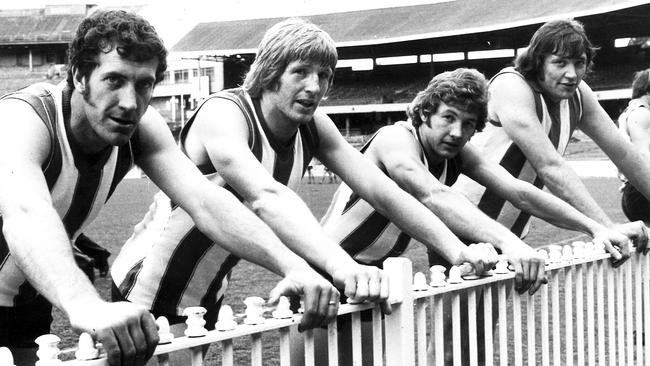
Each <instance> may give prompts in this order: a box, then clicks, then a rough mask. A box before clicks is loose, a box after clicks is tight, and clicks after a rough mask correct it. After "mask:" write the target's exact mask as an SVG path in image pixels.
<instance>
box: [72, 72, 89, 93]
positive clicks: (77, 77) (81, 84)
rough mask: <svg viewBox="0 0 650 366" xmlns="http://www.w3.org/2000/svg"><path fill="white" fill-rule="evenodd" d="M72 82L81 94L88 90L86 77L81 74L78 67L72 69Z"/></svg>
mask: <svg viewBox="0 0 650 366" xmlns="http://www.w3.org/2000/svg"><path fill="white" fill-rule="evenodd" d="M72 82H73V84H74V88H75V89H77V90H78V91H79V92H80V93H81V94H83V93H85V92H86V78H85V77H84V76H83V75H82V74H81V72H80V71H79V69H78V68H77V67H74V68H73V69H72Z"/></svg>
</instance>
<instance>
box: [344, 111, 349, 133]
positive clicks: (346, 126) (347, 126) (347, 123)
mask: <svg viewBox="0 0 650 366" xmlns="http://www.w3.org/2000/svg"><path fill="white" fill-rule="evenodd" d="M345 137H350V115H349V114H348V115H346V116H345Z"/></svg>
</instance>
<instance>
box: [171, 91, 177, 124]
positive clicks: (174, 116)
mask: <svg viewBox="0 0 650 366" xmlns="http://www.w3.org/2000/svg"><path fill="white" fill-rule="evenodd" d="M169 106H170V107H171V115H172V122H176V97H174V96H172V97H170V98H169Z"/></svg>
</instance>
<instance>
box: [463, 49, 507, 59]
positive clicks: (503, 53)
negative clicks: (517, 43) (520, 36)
mask: <svg viewBox="0 0 650 366" xmlns="http://www.w3.org/2000/svg"><path fill="white" fill-rule="evenodd" d="M506 57H515V50H513V49H499V50H485V51H470V52H467V59H468V60H481V59H487V58H506Z"/></svg>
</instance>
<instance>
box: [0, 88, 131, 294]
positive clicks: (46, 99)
mask: <svg viewBox="0 0 650 366" xmlns="http://www.w3.org/2000/svg"><path fill="white" fill-rule="evenodd" d="M2 99H3V100H7V99H16V100H21V101H24V102H25V103H27V104H29V105H30V106H31V107H32V108H33V109H34V111H35V112H36V113H37V114H38V116H39V117H40V119H41V120H43V123H44V124H45V126H46V127H47V129H48V131H49V135H50V145H51V147H50V152H49V155H48V159H47V161H46V162H45V163H44V164H43V167H42V170H43V175H44V176H45V180H46V182H47V185H48V188H49V190H50V194H51V196H52V204H53V206H54V208H55V209H56V211H57V213H58V214H59V216H60V217H61V219H62V221H63V225H64V227H65V230H66V231H67V234H68V236H69V237H70V238H71V245H73V244H72V243H74V240H75V239H76V237H77V236H78V235H79V234H80V233H81V232H82V231H83V229H84V228H85V227H86V226H87V225H88V224H89V223H90V222H92V221H93V220H94V219H95V218H96V217H97V215H98V214H99V211H100V210H101V208H102V207H103V206H104V203H105V202H106V201H107V200H108V198H109V197H110V196H111V194H112V193H113V191H114V190H115V187H116V186H117V184H118V183H119V182H120V181H121V180H122V178H123V177H124V176H125V175H126V173H127V172H128V171H129V169H130V168H131V166H132V165H133V161H134V159H135V156H134V153H135V151H136V149H134V146H132V145H137V142H136V141H135V139H137V131H136V133H135V134H134V138H132V139H131V141H130V142H129V143H128V144H126V145H123V146H120V147H112V148H109V149H107V150H104V151H102V152H100V153H99V154H98V155H96V156H87V155H84V154H82V153H81V152H80V150H79V147H78V146H77V145H76V144H75V143H74V142H73V141H72V140H69V138H68V134H67V133H66V124H68V123H69V120H70V89H68V88H67V86H65V84H60V85H58V86H54V85H51V84H46V83H37V84H34V85H32V86H29V87H27V88H25V89H21V90H19V91H17V92H14V93H10V94H7V95H5V96H3V97H2ZM20 122H21V121H20V119H17V120H16V121H14V123H20ZM1 224H2V221H1V217H0V225H1ZM42 245H43V250H45V251H47V243H42ZM35 296H36V291H35V290H34V289H33V288H32V286H31V285H30V284H29V283H28V282H27V280H26V278H25V276H24V275H23V273H22V271H21V270H20V269H19V268H18V266H17V265H16V263H15V261H14V259H13V257H12V256H11V253H10V252H9V248H8V246H7V242H6V241H5V239H4V237H3V236H2V235H1V234H0V306H20V305H21V304H26V303H29V302H30V301H31V300H32V299H33V298H34V297H35Z"/></svg>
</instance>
